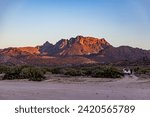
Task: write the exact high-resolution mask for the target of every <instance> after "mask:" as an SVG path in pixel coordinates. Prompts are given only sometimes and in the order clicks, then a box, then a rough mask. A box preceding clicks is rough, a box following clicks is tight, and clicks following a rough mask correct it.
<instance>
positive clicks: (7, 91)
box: [0, 76, 150, 100]
mask: <svg viewBox="0 0 150 117" xmlns="http://www.w3.org/2000/svg"><path fill="white" fill-rule="evenodd" d="M0 99H2V100H3V99H12V100H17V99H19V100H20V99H23V100H29V99H31V100H34V99H35V100H41V99H46V100H49V99H77V100H78V99H80V100H82V99H113V100H115V99H121V100H122V99H131V100H132V99H150V79H145V80H140V79H138V78H137V77H135V76H133V77H132V78H130V77H125V78H123V79H117V80H116V79H115V80H114V79H98V78H92V79H91V78H80V77H79V78H72V79H71V78H61V79H60V78H59V77H57V78H56V77H55V78H52V77H51V78H50V79H49V80H47V81H43V82H32V81H26V80H24V81H22V80H12V81H8V80H6V81H0Z"/></svg>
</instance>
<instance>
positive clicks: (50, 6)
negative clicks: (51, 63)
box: [0, 0, 150, 50]
mask: <svg viewBox="0 0 150 117" xmlns="http://www.w3.org/2000/svg"><path fill="white" fill-rule="evenodd" d="M149 6H150V1H149V0H5V1H0V48H1V49H2V48H7V47H24V46H37V45H41V44H43V43H44V42H46V41H49V42H51V43H53V44H55V43H56V42H57V41H58V40H60V39H62V38H64V39H69V38H71V37H76V36H77V35H83V36H91V37H96V38H105V39H106V40H107V41H108V42H109V43H110V44H112V45H113V46H115V47H118V46H122V45H128V46H132V47H138V48H143V49H147V50H149V49H150V48H149V43H150V39H149V37H150V36H149V35H150V13H149V11H150V8H149Z"/></svg>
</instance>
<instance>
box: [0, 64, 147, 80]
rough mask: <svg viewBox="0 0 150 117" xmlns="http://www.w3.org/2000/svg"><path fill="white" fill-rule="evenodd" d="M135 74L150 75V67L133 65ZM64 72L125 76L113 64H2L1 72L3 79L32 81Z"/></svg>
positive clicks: (97, 75) (99, 76) (111, 76)
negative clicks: (56, 65) (49, 65)
mask: <svg viewBox="0 0 150 117" xmlns="http://www.w3.org/2000/svg"><path fill="white" fill-rule="evenodd" d="M132 69H133V70H134V72H135V74H147V75H149V76H150V67H139V66H134V67H132ZM47 72H50V73H52V74H62V75H65V76H67V77H69V76H85V77H96V78H120V77H122V76H123V73H122V67H118V66H112V65H79V66H61V67H35V66H4V65H1V66H0V74H2V73H3V74H5V75H4V77H3V78H2V80H6V79H7V80H13V79H28V80H30V81H42V80H45V79H46V77H45V74H46V73H47Z"/></svg>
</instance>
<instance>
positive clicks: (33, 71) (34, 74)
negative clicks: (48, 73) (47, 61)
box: [20, 67, 45, 81]
mask: <svg viewBox="0 0 150 117" xmlns="http://www.w3.org/2000/svg"><path fill="white" fill-rule="evenodd" d="M20 77H21V78H24V79H29V80H31V81H42V80H44V79H45V77H44V71H43V70H41V69H40V68H35V67H27V68H23V69H22V70H21V72H20Z"/></svg>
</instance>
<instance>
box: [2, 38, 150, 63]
mask: <svg viewBox="0 0 150 117" xmlns="http://www.w3.org/2000/svg"><path fill="white" fill-rule="evenodd" d="M139 61H140V62H145V61H146V62H147V61H148V62H149V61H150V50H143V49H140V48H133V47H129V46H120V47H114V46H112V45H111V44H110V43H109V42H107V41H106V40H105V39H104V38H101V39H99V38H94V37H83V36H77V37H75V38H73V37H72V38H70V39H61V40H59V41H58V42H57V43H56V44H52V43H49V42H48V41H47V42H45V43H44V44H43V45H40V46H36V47H14V48H12V47H9V48H5V49H0V63H1V64H21V65H22V64H23V65H26V64H29V65H42V66H49V65H69V64H87V63H88V64H89V63H123V62H137V63H138V62H139Z"/></svg>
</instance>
